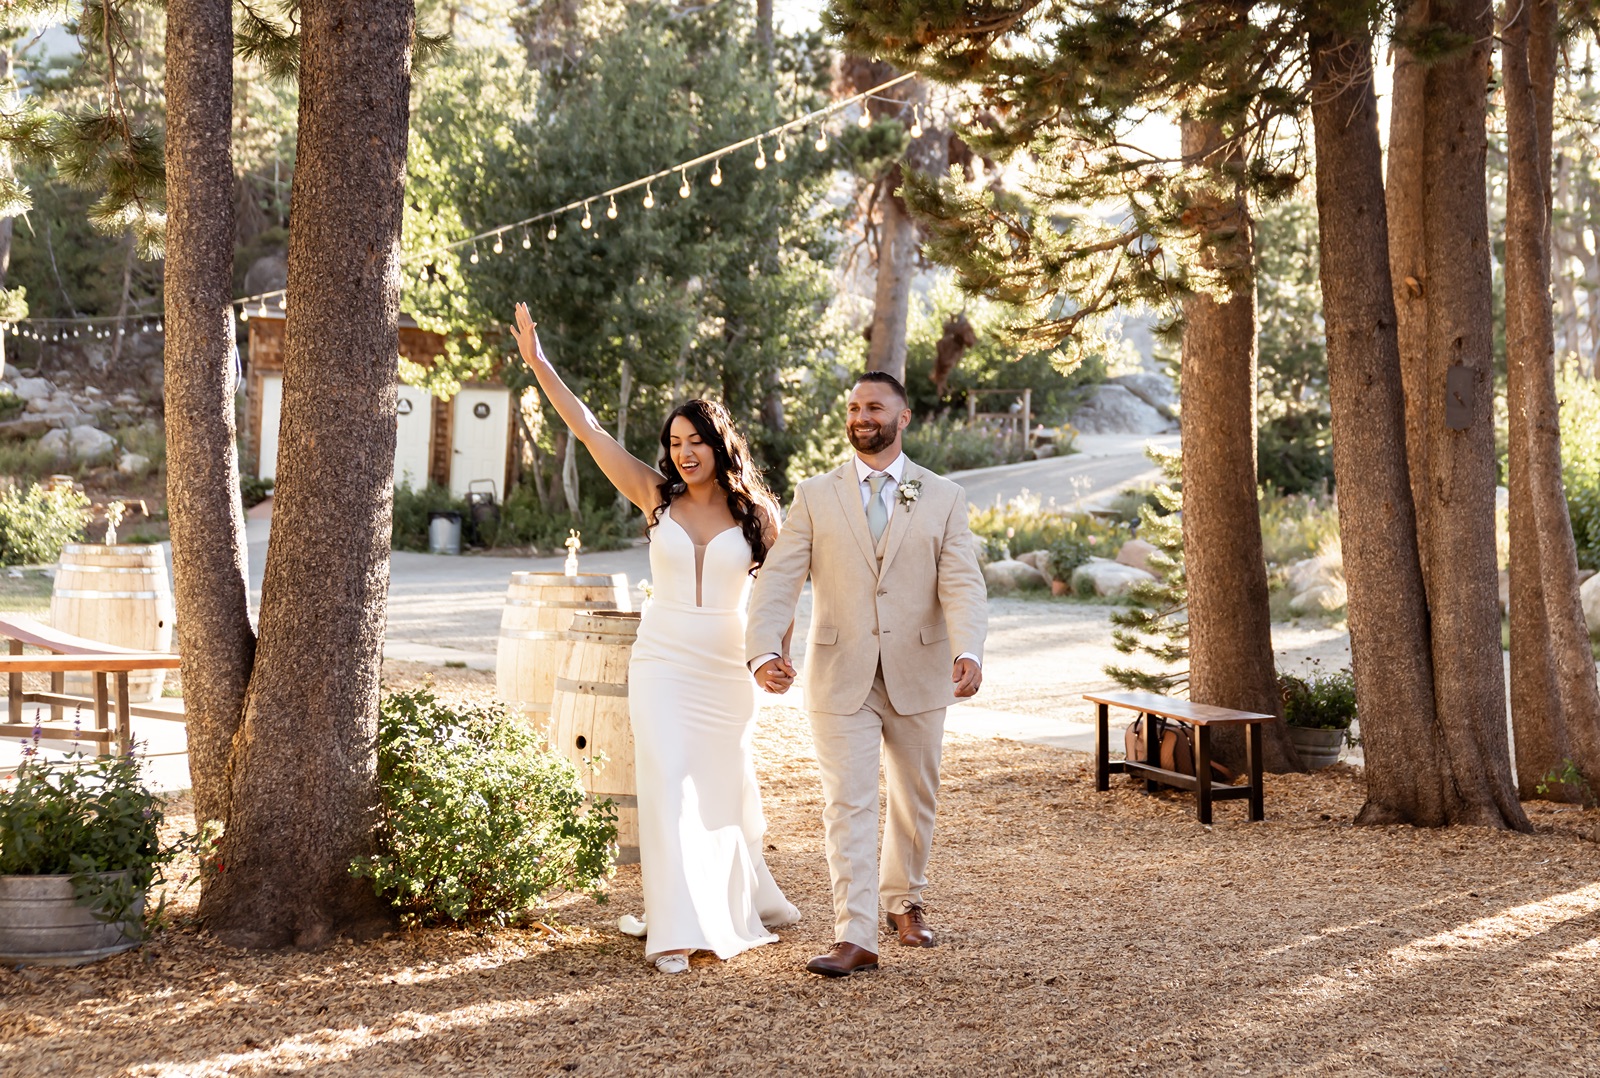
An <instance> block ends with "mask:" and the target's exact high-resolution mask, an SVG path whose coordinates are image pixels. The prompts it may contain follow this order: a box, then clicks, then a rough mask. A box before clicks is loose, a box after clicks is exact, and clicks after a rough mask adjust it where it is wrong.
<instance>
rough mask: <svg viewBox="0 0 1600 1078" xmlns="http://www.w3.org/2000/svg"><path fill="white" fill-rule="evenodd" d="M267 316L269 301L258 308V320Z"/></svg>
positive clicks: (424, 272) (264, 301) (263, 302)
mask: <svg viewBox="0 0 1600 1078" xmlns="http://www.w3.org/2000/svg"><path fill="white" fill-rule="evenodd" d="M423 274H424V276H426V274H427V270H426V269H424V270H423ZM266 316H267V301H266V300H262V301H261V306H259V307H257V308H256V317H257V318H265V317H266Z"/></svg>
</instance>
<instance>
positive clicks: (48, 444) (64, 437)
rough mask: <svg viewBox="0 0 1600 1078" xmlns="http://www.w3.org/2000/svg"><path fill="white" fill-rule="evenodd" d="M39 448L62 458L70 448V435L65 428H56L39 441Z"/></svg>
mask: <svg viewBox="0 0 1600 1078" xmlns="http://www.w3.org/2000/svg"><path fill="white" fill-rule="evenodd" d="M39 448H40V449H45V450H48V451H49V452H51V453H54V454H55V455H56V456H58V457H64V456H66V455H67V453H68V452H69V451H70V450H71V448H72V435H71V434H70V433H68V432H67V429H66V428H65V427H57V428H56V429H55V430H53V431H51V432H50V433H48V434H46V435H45V436H44V437H43V438H40V439H39Z"/></svg>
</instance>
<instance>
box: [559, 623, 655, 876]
mask: <svg viewBox="0 0 1600 1078" xmlns="http://www.w3.org/2000/svg"><path fill="white" fill-rule="evenodd" d="M568 631H569V634H570V636H571V638H572V643H571V648H570V650H569V651H568V652H567V660H566V662H565V663H563V664H562V667H561V674H560V676H559V677H557V678H556V681H555V697H554V699H553V700H552V701H551V705H550V745H551V747H552V748H554V749H555V750H556V751H557V752H559V753H561V755H563V756H565V757H566V758H567V759H569V760H571V761H572V762H573V763H574V764H576V765H577V768H578V773H579V774H580V775H582V776H583V786H584V789H586V790H588V791H589V793H590V795H591V796H593V797H596V798H610V799H611V801H612V802H613V803H614V804H615V805H616V806H617V845H618V846H619V847H620V848H621V849H620V852H619V853H618V856H617V863H618V864H623V865H627V864H634V863H636V862H637V861H638V860H639V801H638V798H637V796H636V791H635V789H634V781H633V728H632V727H631V726H630V725H629V724H628V658H629V656H630V655H631V654H632V653H633V641H634V638H635V637H636V636H637V635H638V633H639V615H638V614H633V613H628V612H625V611H616V610H608V611H596V612H593V613H587V614H579V615H578V616H577V617H575V618H573V619H572V627H571V628H570V629H569V630H568ZM597 756H603V757H604V760H603V762H597V761H596V757H597Z"/></svg>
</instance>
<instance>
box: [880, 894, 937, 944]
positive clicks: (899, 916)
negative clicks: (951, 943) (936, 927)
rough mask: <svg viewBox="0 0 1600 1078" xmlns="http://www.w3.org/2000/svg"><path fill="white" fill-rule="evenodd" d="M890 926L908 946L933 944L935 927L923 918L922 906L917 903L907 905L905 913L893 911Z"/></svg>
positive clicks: (902, 942)
mask: <svg viewBox="0 0 1600 1078" xmlns="http://www.w3.org/2000/svg"><path fill="white" fill-rule="evenodd" d="M889 928H890V930H891V931H892V932H894V934H895V935H897V936H899V937H900V942H901V944H902V945H904V946H906V947H932V946H933V929H931V928H929V927H928V922H927V921H926V920H925V919H924V918H923V916H922V907H921V906H918V905H916V904H915V903H912V904H910V905H908V906H906V912H904V913H891V914H890V915H889Z"/></svg>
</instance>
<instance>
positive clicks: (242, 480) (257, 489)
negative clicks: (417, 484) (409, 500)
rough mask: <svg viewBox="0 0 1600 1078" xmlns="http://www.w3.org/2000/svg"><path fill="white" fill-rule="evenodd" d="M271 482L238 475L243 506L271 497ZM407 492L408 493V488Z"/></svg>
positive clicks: (251, 505)
mask: <svg viewBox="0 0 1600 1078" xmlns="http://www.w3.org/2000/svg"><path fill="white" fill-rule="evenodd" d="M272 482H273V481H272V480H271V479H257V478H256V477H255V476H253V475H241V476H240V477H239V497H240V499H241V500H242V501H243V502H244V507H245V508H246V509H251V508H253V507H255V506H258V505H260V504H261V503H262V502H264V501H266V500H267V499H268V498H270V497H272ZM407 493H410V491H409V488H408V489H407ZM399 495H400V492H399V491H398V490H397V491H395V497H396V501H398V499H399ZM423 531H427V525H426V524H424V525H423Z"/></svg>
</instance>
